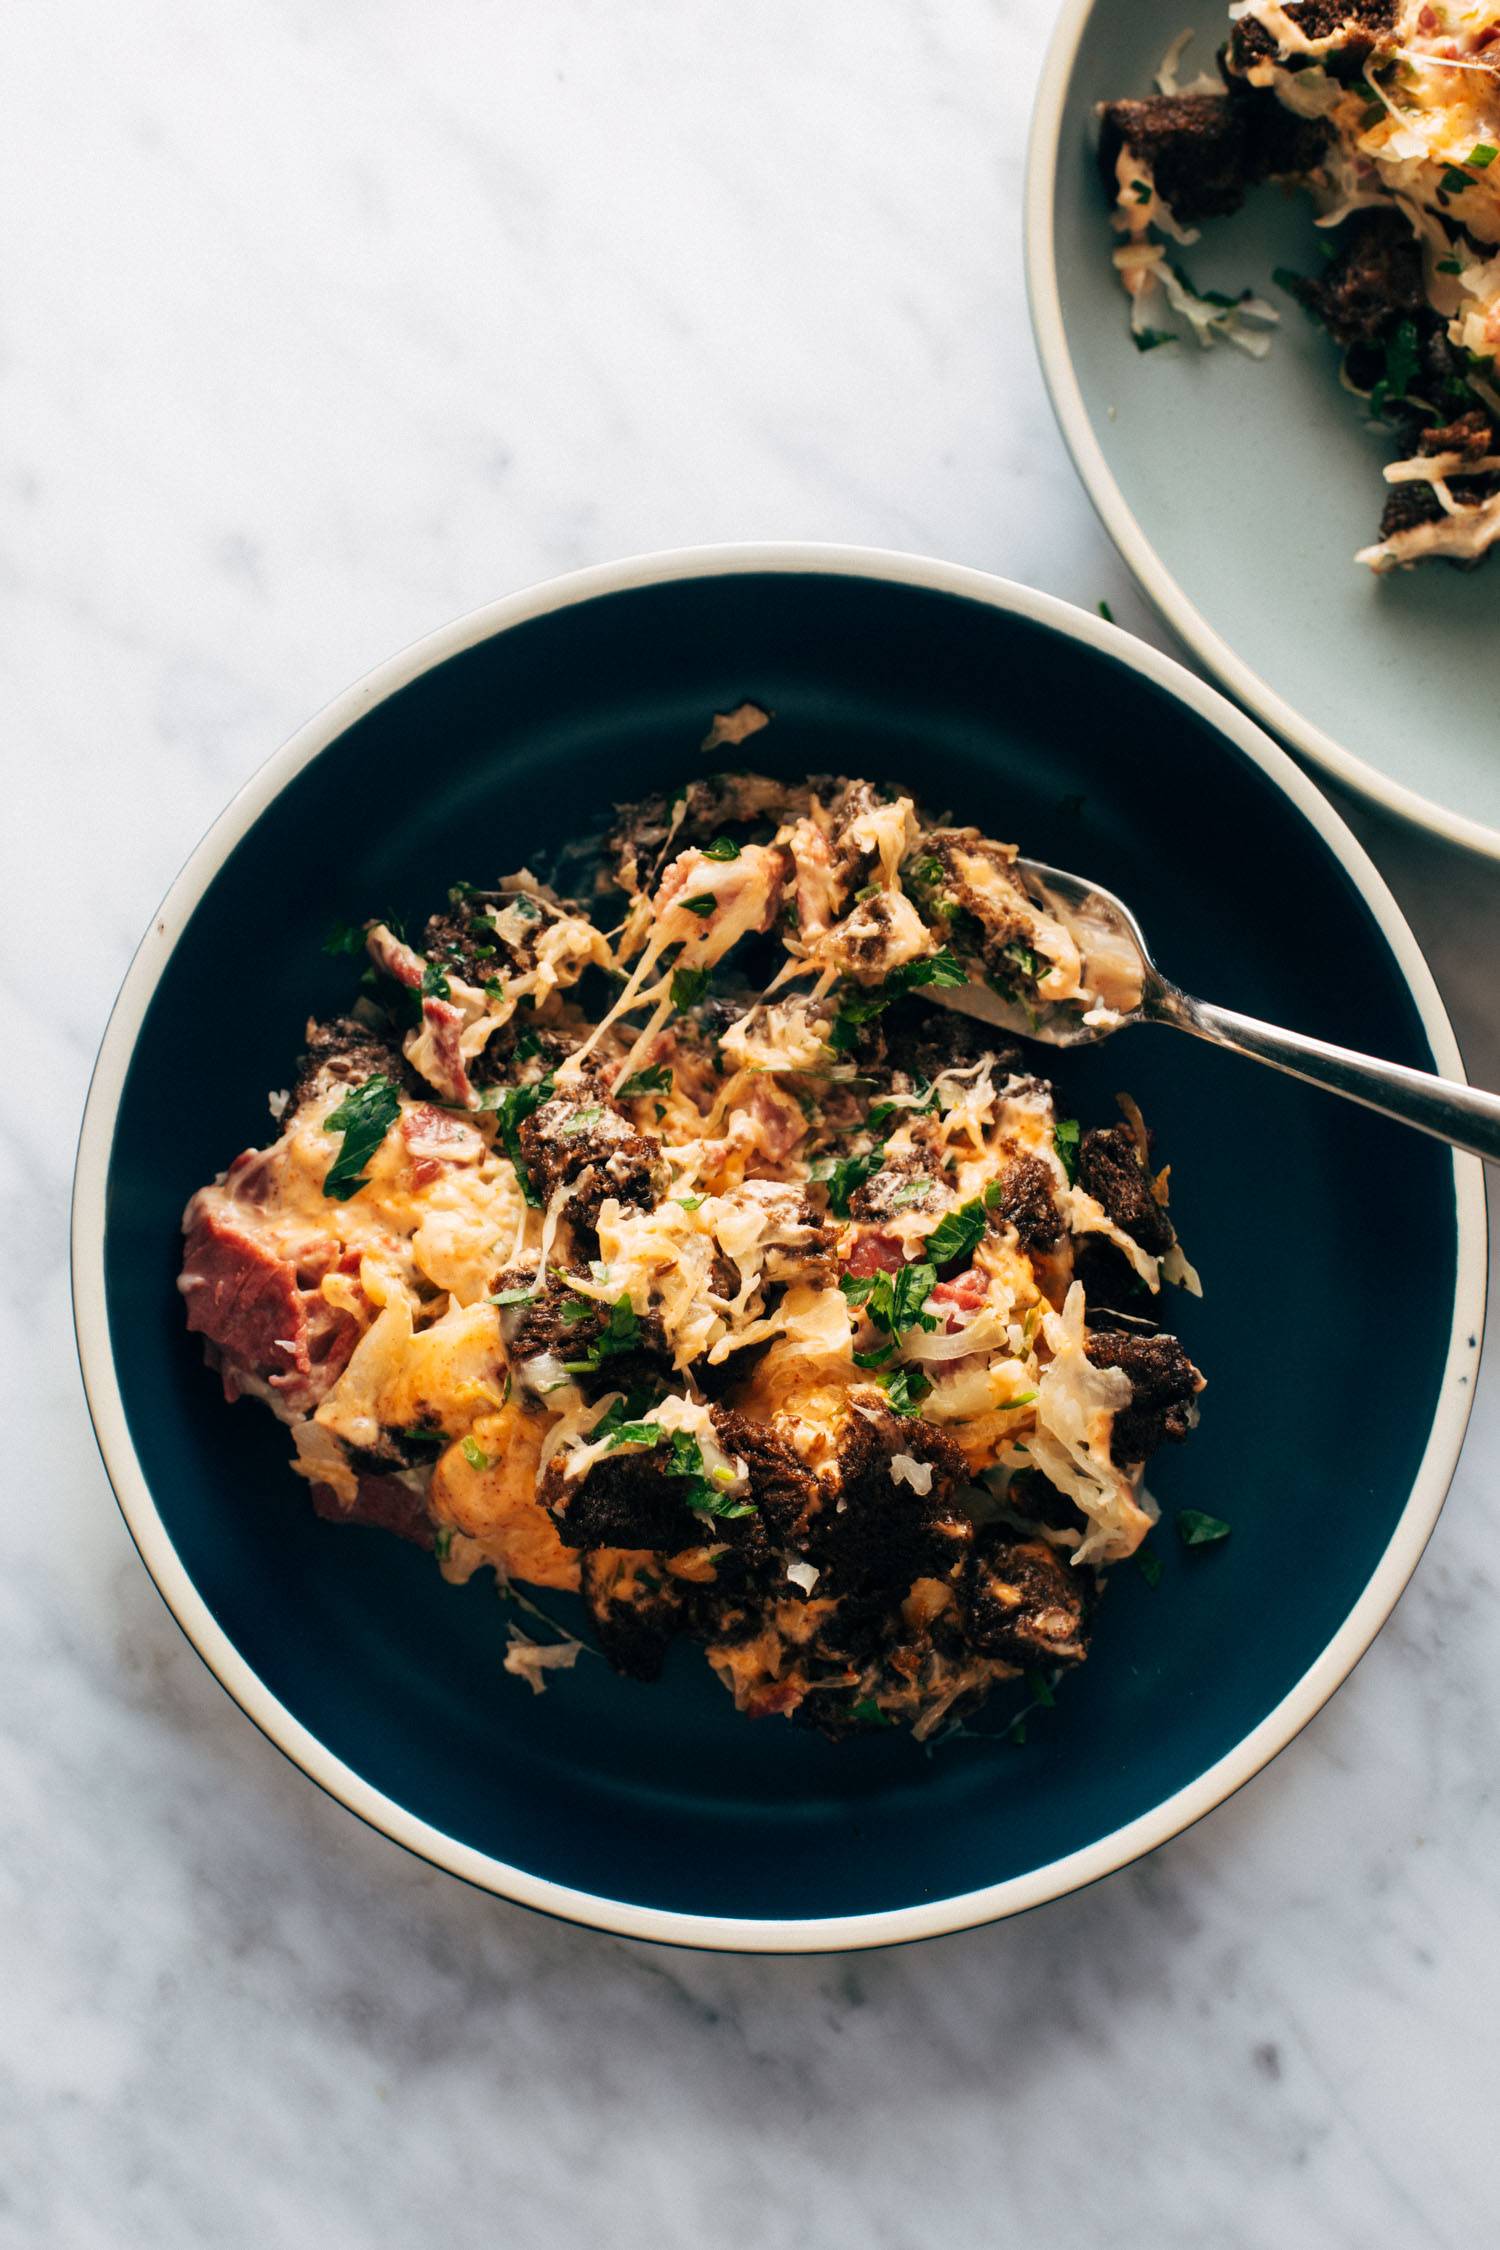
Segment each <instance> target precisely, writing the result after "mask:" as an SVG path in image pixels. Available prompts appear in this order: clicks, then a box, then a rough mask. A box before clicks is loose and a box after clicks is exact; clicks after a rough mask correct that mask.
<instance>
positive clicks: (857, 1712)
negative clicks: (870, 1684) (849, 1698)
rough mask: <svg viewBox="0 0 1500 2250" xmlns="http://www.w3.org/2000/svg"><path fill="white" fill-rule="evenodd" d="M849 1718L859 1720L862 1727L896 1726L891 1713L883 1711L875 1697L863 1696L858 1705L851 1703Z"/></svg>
mask: <svg viewBox="0 0 1500 2250" xmlns="http://www.w3.org/2000/svg"><path fill="white" fill-rule="evenodd" d="M849 1716H850V1718H851V1719H858V1720H859V1722H860V1725H861V1726H866V1727H893V1726H894V1725H895V1724H896V1722H895V1720H894V1719H893V1718H892V1717H891V1715H890V1713H889V1711H882V1710H881V1708H880V1705H879V1704H878V1703H877V1702H876V1700H875V1698H874V1696H873V1695H862V1696H861V1697H860V1699H859V1701H858V1702H857V1703H851V1704H850V1706H849Z"/></svg>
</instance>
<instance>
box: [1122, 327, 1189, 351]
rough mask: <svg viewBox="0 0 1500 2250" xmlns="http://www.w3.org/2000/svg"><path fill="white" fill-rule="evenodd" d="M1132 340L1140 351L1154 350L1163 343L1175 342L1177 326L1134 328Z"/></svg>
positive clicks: (1131, 335)
mask: <svg viewBox="0 0 1500 2250" xmlns="http://www.w3.org/2000/svg"><path fill="white" fill-rule="evenodd" d="M1130 340H1131V342H1132V343H1133V344H1134V346H1135V348H1136V350H1137V351H1138V352H1154V351H1159V350H1160V348H1161V346H1162V345H1163V344H1175V343H1176V342H1177V341H1178V335H1177V331H1176V329H1175V328H1132V329H1131V331H1130Z"/></svg>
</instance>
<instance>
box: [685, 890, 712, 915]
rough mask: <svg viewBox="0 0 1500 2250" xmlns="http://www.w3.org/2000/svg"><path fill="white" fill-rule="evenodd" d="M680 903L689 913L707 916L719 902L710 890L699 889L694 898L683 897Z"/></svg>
mask: <svg viewBox="0 0 1500 2250" xmlns="http://www.w3.org/2000/svg"><path fill="white" fill-rule="evenodd" d="M682 903H683V906H684V908H685V909H686V911H687V912H688V913H689V914H702V915H704V916H707V915H709V914H712V912H713V910H714V908H715V907H716V906H717V905H718V903H719V902H718V900H717V899H716V898H715V897H714V894H713V892H712V891H699V893H698V894H697V896H696V898H685V899H684V900H683V902H682Z"/></svg>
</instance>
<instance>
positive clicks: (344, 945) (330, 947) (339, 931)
mask: <svg viewBox="0 0 1500 2250" xmlns="http://www.w3.org/2000/svg"><path fill="white" fill-rule="evenodd" d="M364 949H365V925H364V923H363V922H335V923H334V925H333V928H332V929H331V930H330V931H329V933H328V935H327V937H326V938H324V940H323V951H324V952H325V953H363V952H364Z"/></svg>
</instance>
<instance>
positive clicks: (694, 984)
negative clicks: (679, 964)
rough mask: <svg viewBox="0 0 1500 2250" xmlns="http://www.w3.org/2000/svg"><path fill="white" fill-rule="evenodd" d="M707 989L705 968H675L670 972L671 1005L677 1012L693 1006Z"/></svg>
mask: <svg viewBox="0 0 1500 2250" xmlns="http://www.w3.org/2000/svg"><path fill="white" fill-rule="evenodd" d="M707 990H708V971H707V969H676V970H674V971H673V974H672V1005H673V1007H674V1008H676V1009H678V1010H679V1012H680V1011H681V1010H682V1009H684V1008H694V1007H696V1006H697V1004H698V1002H699V1001H700V1000H701V999H702V998H703V995H704V993H705V992H707Z"/></svg>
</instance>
